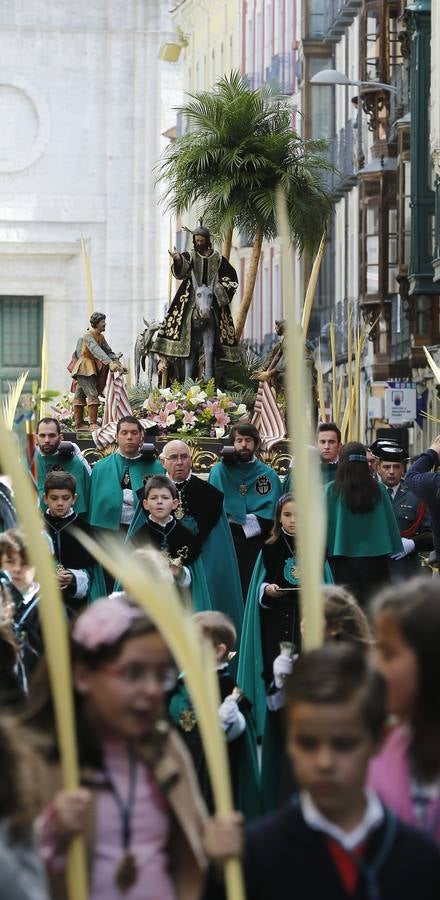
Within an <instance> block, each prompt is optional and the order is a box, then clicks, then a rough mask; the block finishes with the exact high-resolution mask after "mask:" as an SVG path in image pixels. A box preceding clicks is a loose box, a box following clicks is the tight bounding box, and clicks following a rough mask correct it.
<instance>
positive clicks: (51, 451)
mask: <svg viewBox="0 0 440 900" xmlns="http://www.w3.org/2000/svg"><path fill="white" fill-rule="evenodd" d="M36 437H37V447H36V450H35V455H36V462H37V482H38V496H39V498H40V506H41V507H42V508H43V509H44V510H45V509H46V507H45V505H44V503H43V494H44V482H45V480H46V478H47V476H48V474H49V472H50V471H51V470H52V469H64V471H65V472H69V474H70V475H73V476H74V478H75V480H76V493H77V495H78V496H77V500H76V503H75V512H76V514H77V515H78V516H81V515H87V512H88V507H89V495H90V472H91V470H90V466H89V464H88V463H87V462H86V460H85V459H84V457H83V455H82V453H81V451H80V449H79V447H78V445H77V444H74V443H72V442H71V441H62V436H61V428H60V423H59V422H58V419H53V418H51V417H50V416H45V417H44V418H43V419H40V421H39V422H38V424H37V435H36Z"/></svg>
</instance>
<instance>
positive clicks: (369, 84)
mask: <svg viewBox="0 0 440 900" xmlns="http://www.w3.org/2000/svg"><path fill="white" fill-rule="evenodd" d="M310 84H320V85H326V86H327V87H332V86H333V85H336V84H342V85H345V86H346V87H360V88H362V93H365V92H368V91H388V92H389V93H390V94H397V88H396V87H395V86H394V85H393V84H386V83H385V82H382V81H357V80H355V79H353V78H348V76H347V75H345V73H344V72H338V70H337V69H321V70H320V71H319V72H316V74H315V75H313V76H312V78H311V79H310ZM364 108H365V107H364ZM365 112H366V113H369V114H370V115H371V113H372V112H373V109H372V108H370V109H369V108H368V107H366V108H365ZM361 114H362V105H361V102H360V97H359V98H358V104H357V132H358V166H359V168H362V167H363V163H362V160H363V151H362V115H361ZM371 127H372V126H371V123H370V128H371Z"/></svg>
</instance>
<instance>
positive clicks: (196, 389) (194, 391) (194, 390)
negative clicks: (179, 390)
mask: <svg viewBox="0 0 440 900" xmlns="http://www.w3.org/2000/svg"><path fill="white" fill-rule="evenodd" d="M198 393H199V386H198V384H193V386H192V387H190V389H189V391H188V394H187V397H188V400H191V397H195V396H196V394H198Z"/></svg>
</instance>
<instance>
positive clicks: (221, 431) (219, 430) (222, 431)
mask: <svg viewBox="0 0 440 900" xmlns="http://www.w3.org/2000/svg"><path fill="white" fill-rule="evenodd" d="M214 430H215V436H216V438H222V437H224V435H225V428H224V425H222V426H221V427H220V428H215V429H214Z"/></svg>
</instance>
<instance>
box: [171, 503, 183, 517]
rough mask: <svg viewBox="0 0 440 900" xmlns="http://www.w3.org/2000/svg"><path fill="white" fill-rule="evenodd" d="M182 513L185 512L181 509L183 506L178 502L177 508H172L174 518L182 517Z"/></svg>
mask: <svg viewBox="0 0 440 900" xmlns="http://www.w3.org/2000/svg"><path fill="white" fill-rule="evenodd" d="M184 515H185V513H184V511H183V506H182V504H181V503H179V506H178V507H177V509H175V510H174V516H175V518H176V519H183V517H184Z"/></svg>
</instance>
